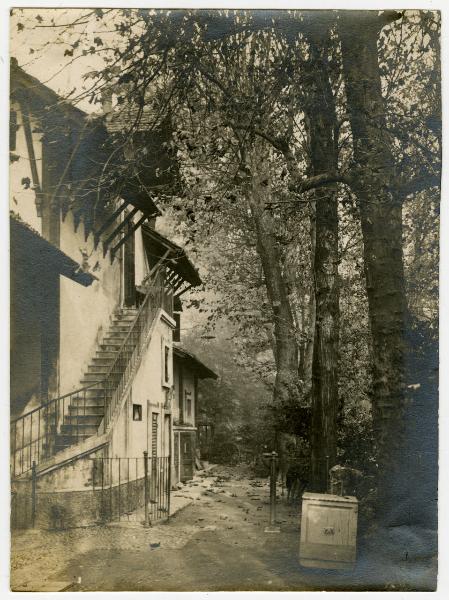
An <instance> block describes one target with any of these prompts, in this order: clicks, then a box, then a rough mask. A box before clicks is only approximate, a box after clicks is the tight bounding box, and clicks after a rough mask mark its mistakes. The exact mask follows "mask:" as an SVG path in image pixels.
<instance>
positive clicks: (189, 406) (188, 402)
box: [186, 390, 192, 419]
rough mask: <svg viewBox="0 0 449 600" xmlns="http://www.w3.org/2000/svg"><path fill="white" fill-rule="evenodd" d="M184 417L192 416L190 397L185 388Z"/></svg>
mask: <svg viewBox="0 0 449 600" xmlns="http://www.w3.org/2000/svg"><path fill="white" fill-rule="evenodd" d="M186 417H187V418H188V419H190V418H191V417H192V397H191V395H190V392H187V390H186Z"/></svg>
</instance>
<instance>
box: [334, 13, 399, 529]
mask: <svg viewBox="0 0 449 600" xmlns="http://www.w3.org/2000/svg"><path fill="white" fill-rule="evenodd" d="M339 27H340V38H341V43H342V59H343V71H344V77H345V86H346V96H347V105H348V112H349V116H350V122H351V129H352V136H353V147H354V160H355V162H356V167H357V169H358V171H359V172H360V176H359V177H358V178H356V179H355V180H354V182H353V191H354V192H355V193H356V195H357V198H358V205H359V210H360V218H361V225H362V233H363V243H364V268H365V277H366V286H367V295H368V306H369V320H370V327H371V333H372V339H373V422H374V428H375V431H376V445H377V448H376V452H377V462H378V473H379V475H378V508H379V511H378V516H379V517H381V518H382V517H383V518H384V519H385V520H388V519H389V518H390V517H392V515H393V513H392V509H393V506H394V504H395V498H397V497H398V493H400V490H399V487H400V486H401V483H400V481H401V477H400V470H399V464H400V463H399V460H400V453H401V446H402V441H403V436H402V423H401V421H402V411H403V396H404V384H403V381H404V321H405V285H404V269H403V252H402V207H401V199H400V195H399V193H397V192H396V193H395V190H394V188H393V182H394V180H395V165H394V158H393V155H392V151H391V147H390V139H389V137H388V132H387V127H386V119H385V107H384V102H383V98H382V92H381V79H380V73H379V65H378V54H377V37H378V32H379V28H380V23H379V21H378V20H377V17H375V16H373V15H371V14H369V13H368V14H367V13H365V15H362V14H360V15H359V16H358V20H357V22H355V14H354V13H353V12H351V14H350V15H349V16H348V15H344V14H342V15H341V17H340V26H339Z"/></svg>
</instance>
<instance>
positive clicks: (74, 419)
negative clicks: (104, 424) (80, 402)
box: [63, 413, 103, 428]
mask: <svg viewBox="0 0 449 600" xmlns="http://www.w3.org/2000/svg"><path fill="white" fill-rule="evenodd" d="M102 417H103V415H102V414H83V413H79V414H70V415H65V417H64V425H63V427H65V426H66V425H67V426H69V427H72V426H74V427H79V426H81V425H94V426H95V427H96V428H98V425H99V424H100V422H101V419H102Z"/></svg>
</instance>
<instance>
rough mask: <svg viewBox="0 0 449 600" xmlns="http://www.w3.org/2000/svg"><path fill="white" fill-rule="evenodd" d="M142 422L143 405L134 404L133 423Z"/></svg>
mask: <svg viewBox="0 0 449 600" xmlns="http://www.w3.org/2000/svg"><path fill="white" fill-rule="evenodd" d="M141 420H142V405H141V404H133V421H141Z"/></svg>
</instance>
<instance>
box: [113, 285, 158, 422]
mask: <svg viewBox="0 0 449 600" xmlns="http://www.w3.org/2000/svg"><path fill="white" fill-rule="evenodd" d="M163 292H164V290H163V286H162V285H153V286H151V287H149V289H148V292H147V295H146V296H145V299H144V301H143V303H142V304H141V306H140V308H139V312H138V313H137V315H136V318H135V319H134V321H133V323H132V325H131V327H130V330H129V332H128V334H127V336H126V337H125V339H124V340H123V343H122V345H121V347H120V350H119V351H118V354H117V356H116V358H115V360H114V363H113V364H112V366H111V368H110V369H109V371H108V374H107V375H106V377H105V380H104V383H105V386H106V398H107V402H106V408H105V414H104V431H106V430H107V428H108V426H109V423H110V422H111V419H112V417H113V416H114V413H115V410H116V408H117V405H118V404H119V402H120V400H121V399H122V397H123V393H124V391H125V388H126V386H127V384H128V382H129V380H130V378H131V375H132V373H133V371H134V368H135V366H136V365H137V363H138V361H139V359H140V357H141V352H142V348H143V346H144V344H145V341H146V339H147V335H148V332H149V330H150V327H151V325H152V323H153V321H154V319H155V317H156V314H157V311H158V310H159V308H160V307H161V303H162V297H163Z"/></svg>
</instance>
